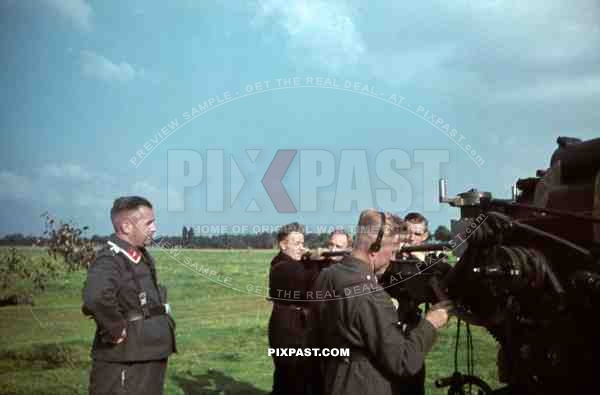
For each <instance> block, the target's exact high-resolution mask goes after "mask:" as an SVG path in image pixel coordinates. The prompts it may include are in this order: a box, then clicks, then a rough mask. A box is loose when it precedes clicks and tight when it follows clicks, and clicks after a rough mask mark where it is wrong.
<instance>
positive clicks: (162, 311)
mask: <svg viewBox="0 0 600 395" xmlns="http://www.w3.org/2000/svg"><path fill="white" fill-rule="evenodd" d="M168 313H169V308H168V307H167V306H166V305H164V304H163V305H160V306H153V307H148V315H147V316H146V317H144V313H143V312H141V311H130V312H129V313H127V321H130V322H132V321H138V320H143V319H144V318H151V317H156V316H159V315H166V314H168Z"/></svg>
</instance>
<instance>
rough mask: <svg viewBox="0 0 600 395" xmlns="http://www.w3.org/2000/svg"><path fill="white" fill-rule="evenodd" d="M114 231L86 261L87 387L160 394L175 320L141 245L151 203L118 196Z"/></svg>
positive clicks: (146, 240)
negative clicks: (91, 324) (90, 331)
mask: <svg viewBox="0 0 600 395" xmlns="http://www.w3.org/2000/svg"><path fill="white" fill-rule="evenodd" d="M110 215H111V221H112V224H113V227H114V230H115V236H113V237H111V239H110V240H109V241H108V242H107V245H106V246H105V247H104V248H102V249H101V250H100V251H99V252H98V254H97V257H96V260H95V262H94V263H93V264H92V265H91V266H90V268H89V269H88V273H87V279H86V282H85V286H84V288H83V312H84V313H85V314H86V315H89V316H91V317H92V318H93V319H94V320H95V322H96V334H95V337H94V342H93V345H92V352H91V357H92V369H91V373H90V383H89V384H90V387H89V393H90V394H91V395H100V394H107V395H108V394H140V395H141V394H144V395H146V394H147V395H152V394H162V393H163V388H164V381H165V372H166V368H167V360H168V357H169V356H170V355H171V354H172V353H174V352H177V350H176V345H175V322H174V321H173V319H172V317H171V316H170V307H169V305H168V304H167V303H166V302H167V300H166V290H165V288H163V287H161V286H159V285H158V281H157V275H156V268H155V262H154V259H153V258H152V257H151V256H150V254H149V252H148V250H147V249H146V246H147V245H149V244H150V243H151V242H152V238H153V236H154V234H155V233H156V222H155V218H154V211H153V208H152V204H151V203H150V202H149V201H148V200H146V199H144V198H142V197H138V196H130V197H120V198H118V199H116V200H115V201H114V204H113V207H112V209H111V213H110Z"/></svg>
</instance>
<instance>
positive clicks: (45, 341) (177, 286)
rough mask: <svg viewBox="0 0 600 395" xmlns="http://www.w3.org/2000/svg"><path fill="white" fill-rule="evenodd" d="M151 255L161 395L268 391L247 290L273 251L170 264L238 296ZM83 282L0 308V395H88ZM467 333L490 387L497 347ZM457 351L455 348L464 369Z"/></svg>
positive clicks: (447, 337) (261, 308)
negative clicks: (172, 331)
mask: <svg viewBox="0 0 600 395" xmlns="http://www.w3.org/2000/svg"><path fill="white" fill-rule="evenodd" d="M23 251H24V252H26V253H28V254H40V253H41V252H40V250H37V249H31V248H28V249H23ZM153 254H154V256H155V257H156V259H157V266H158V274H159V280H160V282H161V283H163V284H164V285H166V286H167V287H168V290H169V301H170V303H171V305H172V307H173V310H174V317H175V320H176V322H177V344H178V348H179V353H178V354H176V355H174V356H173V357H172V358H171V359H170V360H169V367H168V373H167V374H168V377H167V381H166V390H165V393H166V394H220V393H223V394H228V395H231V394H268V393H269V391H270V388H271V383H272V374H273V365H272V362H271V357H269V356H268V355H267V348H268V345H267V333H266V328H267V322H268V319H269V315H270V304H269V303H268V302H267V301H266V300H265V297H264V293H263V294H262V295H256V294H251V293H248V292H246V289H247V288H246V287H247V286H252V287H253V289H256V287H257V286H262V287H263V288H264V287H266V286H267V274H268V270H269V262H270V260H271V258H272V257H273V255H274V251H245V250H244V251H215V250H212V251H198V250H194V251H191V250H182V251H181V252H179V254H178V255H177V257H176V259H177V261H180V262H183V259H184V258H185V257H189V258H190V259H191V260H192V261H193V262H198V266H202V265H203V266H204V268H206V267H209V268H210V269H211V270H214V271H215V272H219V273H221V275H222V276H223V277H224V276H225V275H226V276H228V277H229V278H230V279H231V285H233V286H234V287H235V288H237V289H238V290H237V291H236V290H233V289H231V288H228V287H226V286H224V285H223V284H222V283H219V282H215V281H210V280H209V279H207V278H205V277H203V276H202V275H201V274H199V273H197V271H194V270H190V268H188V267H186V266H185V265H183V264H182V263H178V262H177V261H176V260H174V259H173V258H172V257H170V256H169V255H168V254H167V253H166V252H164V251H157V250H155V251H153ZM84 278H85V273H83V272H78V273H71V274H68V275H65V276H63V277H61V278H59V279H56V280H54V281H53V282H52V283H51V284H50V286H49V288H48V290H47V291H46V292H45V293H44V294H42V295H38V296H37V297H36V298H35V305H34V306H32V307H30V306H11V307H4V308H0V393H2V394H52V395H55V394H83V393H87V384H88V377H89V369H90V366H91V365H90V364H91V362H90V357H89V350H90V345H91V342H92V339H93V335H94V329H95V326H94V323H93V321H91V320H88V319H86V318H85V317H84V316H83V315H82V314H81V312H80V307H81V288H82V285H83V280H84ZM213 278H216V276H213ZM221 281H222V279H221ZM472 332H473V342H474V346H475V373H476V374H477V375H480V376H481V377H482V378H483V379H484V380H485V381H487V382H488V383H489V384H490V385H492V387H494V388H496V387H498V383H497V382H496V380H495V374H496V368H495V356H496V343H495V341H494V340H493V339H492V338H491V337H490V336H489V335H488V334H487V333H486V332H485V331H484V330H482V329H481V328H472ZM455 333H456V327H455V321H454V320H453V321H451V323H450V324H449V325H448V327H447V328H446V329H445V330H444V331H443V332H442V333H441V335H440V337H439V338H438V341H437V343H436V345H435V346H434V349H433V351H432V352H431V353H430V354H429V355H428V358H427V383H428V392H427V393H428V394H445V393H446V389H436V388H434V386H433V382H434V380H435V379H437V378H440V377H445V376H449V375H450V374H452V372H453V366H454V336H455ZM462 333H463V334H464V333H465V331H464V326H463V330H462ZM461 344H463V345H464V344H465V338H464V337H463V338H462V340H461ZM465 355H466V350H465V349H464V348H462V349H461V352H460V357H461V358H460V359H459V370H461V371H462V372H465V370H466V362H465V361H466V360H465V358H464V357H465Z"/></svg>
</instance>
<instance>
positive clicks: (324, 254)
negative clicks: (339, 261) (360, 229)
mask: <svg viewBox="0 0 600 395" xmlns="http://www.w3.org/2000/svg"><path fill="white" fill-rule="evenodd" d="M351 252H352V250H351V249H345V250H338V251H323V252H322V253H321V256H322V257H325V258H328V257H332V256H346V255H350V253H351Z"/></svg>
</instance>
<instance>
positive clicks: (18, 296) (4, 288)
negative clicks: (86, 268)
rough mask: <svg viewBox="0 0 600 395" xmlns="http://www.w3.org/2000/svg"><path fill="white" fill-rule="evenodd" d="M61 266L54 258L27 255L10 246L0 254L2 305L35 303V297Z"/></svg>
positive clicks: (0, 297)
mask: <svg viewBox="0 0 600 395" xmlns="http://www.w3.org/2000/svg"><path fill="white" fill-rule="evenodd" d="M59 272H60V266H59V265H58V264H57V263H56V262H55V261H53V260H52V259H50V258H48V257H45V256H41V257H34V256H25V255H24V254H22V253H20V252H19V251H17V249H16V248H10V249H9V250H8V252H5V251H3V253H2V255H0V306H6V305H16V304H33V297H34V296H35V295H36V294H38V293H40V292H43V291H44V290H45V289H46V285H47V284H48V281H49V280H51V279H52V278H54V277H56V275H57V274H58V273H59Z"/></svg>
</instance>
